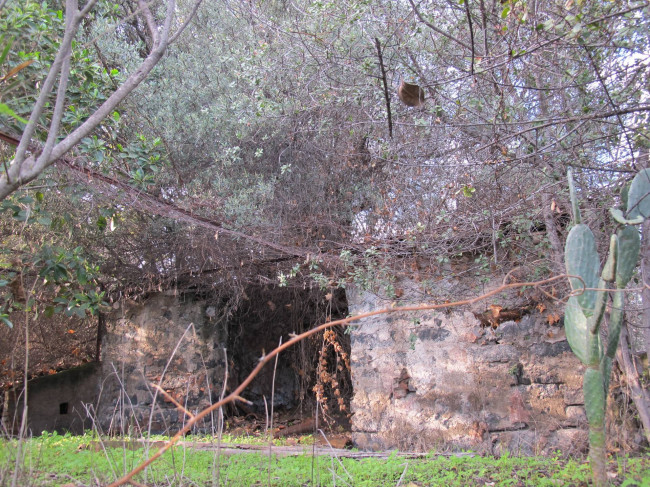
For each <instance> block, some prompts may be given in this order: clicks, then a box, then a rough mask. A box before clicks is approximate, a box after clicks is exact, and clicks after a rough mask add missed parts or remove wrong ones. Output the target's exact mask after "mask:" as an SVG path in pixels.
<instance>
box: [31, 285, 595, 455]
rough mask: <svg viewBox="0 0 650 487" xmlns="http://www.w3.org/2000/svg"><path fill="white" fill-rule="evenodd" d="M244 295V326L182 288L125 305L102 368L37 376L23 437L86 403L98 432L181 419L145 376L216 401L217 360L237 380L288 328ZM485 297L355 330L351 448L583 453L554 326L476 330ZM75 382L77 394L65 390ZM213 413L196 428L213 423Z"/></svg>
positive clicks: (182, 396) (279, 393)
mask: <svg viewBox="0 0 650 487" xmlns="http://www.w3.org/2000/svg"><path fill="white" fill-rule="evenodd" d="M406 288H407V289H408V286H406ZM416 294H417V293H413V292H411V291H408V290H407V291H406V293H405V294H404V295H403V296H402V297H401V299H400V301H399V304H407V303H412V302H414V301H415V300H416V298H415V296H416ZM409 296H410V299H409ZM347 299H348V306H349V311H350V314H358V313H362V312H364V311H370V310H375V309H380V308H385V307H387V306H388V305H390V303H386V302H385V301H382V300H381V299H380V298H378V297H377V296H376V295H374V294H372V293H369V292H360V291H355V290H353V289H348V290H347ZM250 301H251V302H252V303H253V304H254V305H255V306H258V307H260V306H261V307H262V308H264V307H265V306H266V308H264V309H261V310H260V311H259V313H258V314H257V315H255V316H253V318H252V319H250V321H248V322H237V321H236V319H235V318H231V321H230V322H228V323H227V324H226V323H224V322H223V320H222V321H219V320H216V319H214V316H215V309H214V306H215V304H213V303H208V302H206V301H205V300H204V299H200V298H196V297H193V296H185V297H179V296H175V295H173V294H171V293H160V294H158V295H154V296H152V297H150V298H149V299H148V300H147V301H146V302H144V303H142V304H136V303H132V304H128V305H127V304H122V305H121V307H120V308H119V309H116V310H115V312H114V314H113V316H112V317H111V318H110V319H108V320H107V322H108V323H107V330H106V331H105V334H104V337H103V345H102V361H101V366H99V365H94V366H92V367H90V368H89V369H88V370H89V371H90V372H89V373H86V374H78V373H77V375H76V376H78V379H79V380H80V382H79V384H83V385H82V386H79V387H78V388H77V389H75V387H74V386H72V388H70V386H69V385H66V386H65V387H64V386H55V385H47V384H48V381H54V382H50V384H70V380H71V379H70V380H68V379H66V380H63V378H64V377H65V376H64V374H57V375H56V376H51V377H45V378H42V379H40V380H39V381H40V382H42V384H40V385H39V381H35V382H34V384H33V386H32V388H31V391H32V392H31V397H32V398H33V399H34V400H35V401H36V400H38V402H39V403H40V402H43V404H44V405H46V404H47V405H48V407H49V408H50V409H51V410H50V409H48V410H47V411H46V410H45V409H42V410H41V409H37V408H36V407H34V408H32V411H31V414H30V426H31V429H32V431H34V432H39V431H40V430H43V429H53V428H56V429H59V430H62V429H72V430H73V431H77V432H78V431H79V430H80V429H83V428H88V427H90V421H89V420H88V419H86V420H84V419H82V418H81V416H80V414H79V412H80V411H82V410H83V409H84V407H83V406H82V405H81V403H85V404H86V405H88V406H87V407H89V408H91V410H92V412H93V414H94V418H95V420H96V422H97V426H98V427H99V428H101V430H102V431H103V432H106V433H110V432H118V433H119V432H126V431H132V432H134V433H137V432H144V431H148V430H150V431H151V432H153V433H156V432H170V431H175V430H176V429H178V428H179V427H182V424H183V422H184V417H183V413H182V412H180V411H179V409H178V408H177V407H176V406H175V405H174V404H173V402H172V401H171V400H170V399H169V397H166V396H165V395H164V394H162V393H161V392H159V391H156V389H155V388H154V387H153V386H152V385H151V384H159V383H160V385H161V387H162V388H163V389H164V390H165V391H166V393H167V394H168V395H169V396H171V397H172V398H174V399H175V400H176V401H178V402H179V403H181V404H183V405H184V407H186V408H187V409H188V410H189V411H191V412H192V413H194V412H196V411H199V410H201V409H203V408H204V407H206V406H207V405H209V404H210V403H211V402H213V401H216V400H217V399H218V397H219V395H220V394H221V392H222V390H223V379H224V376H225V373H226V368H227V367H228V368H229V375H230V377H231V381H230V386H231V387H234V386H236V385H237V384H238V383H239V382H240V381H241V379H243V378H244V377H245V376H246V375H247V373H248V370H250V369H251V368H252V367H253V366H254V365H255V363H256V360H257V357H259V353H260V351H261V350H262V349H266V350H270V349H271V348H273V346H275V345H276V344H277V340H278V339H279V337H280V336H284V337H285V338H286V336H287V334H288V333H290V332H292V331H294V330H295V328H293V325H292V326H291V327H288V326H283V324H282V321H283V319H285V318H286V317H285V318H282V316H274V317H272V318H273V319H271V320H270V321H268V322H264V321H263V320H262V319H259V320H258V318H259V317H260V316H261V317H263V316H265V315H269V314H271V308H273V307H269V306H270V304H269V303H266V302H265V301H261V300H260V299H257V300H250ZM271 304H272V303H271ZM488 304H490V303H485V302H483V303H480V304H478V305H477V306H476V307H475V309H473V308H463V309H451V310H446V311H423V312H417V313H408V314H398V313H392V314H386V315H381V316H375V317H373V318H371V319H366V320H363V321H361V322H359V323H358V324H357V325H356V326H355V327H354V328H353V330H352V332H351V347H352V354H351V359H352V360H351V361H352V380H353V386H354V392H353V397H352V412H353V416H352V426H353V440H354V442H355V443H356V445H357V446H358V447H360V448H363V449H388V448H400V449H403V450H432V449H461V448H471V449H474V450H480V451H490V452H494V453H498V452H501V451H505V450H509V451H512V452H515V453H535V454H538V453H550V452H554V451H556V450H561V451H562V452H564V453H571V452H576V451H582V450H583V449H584V448H585V447H586V433H585V423H586V420H585V415H584V408H583V398H582V374H583V368H582V366H581V364H580V362H579V361H578V360H577V359H576V358H575V357H574V356H573V354H572V353H571V351H570V349H569V346H568V344H567V341H566V339H565V338H564V334H563V328H562V326H561V323H557V324H554V325H549V324H548V323H547V322H546V321H544V317H543V316H541V315H539V314H536V312H535V311H534V309H533V310H531V312H530V313H529V314H526V315H525V316H523V317H521V319H517V320H516V321H505V322H501V323H500V324H499V325H498V327H496V328H495V329H493V328H492V327H489V326H488V327H485V326H481V324H480V322H479V320H478V319H477V317H476V315H475V313H473V312H476V311H484V310H485V309H486V306H487V305H488ZM274 306H275V305H274ZM290 308H291V307H290V306H283V305H282V304H280V306H277V309H278V310H280V309H284V310H285V311H286V310H289V309H290ZM273 309H275V308H273ZM287 312H288V311H287ZM247 313H249V314H250V311H249V312H247ZM233 319H234V320H235V321H232V320H233ZM287 319H288V318H287ZM298 331H299V330H298ZM233 334H237V336H238V340H239V343H241V344H242V345H241V347H240V348H239V349H238V348H237V347H234V346H233V347H232V348H234V350H232V349H229V350H228V351H226V350H225V349H224V348H227V344H230V345H231V346H232V344H233V343H236V341H233V336H230V335H233ZM285 356H286V357H291V356H290V355H289V354H288V353H287V354H285ZM313 358H314V360H316V357H313ZM292 362H293V360H289V363H287V364H285V365H284V366H282V367H280V368H279V370H278V374H277V378H276V389H275V398H276V406H277V405H279V404H281V405H284V406H285V407H293V406H295V404H296V402H295V397H297V394H296V390H295V389H296V387H297V383H298V381H297V379H296V377H297V373H296V367H295V364H293V363H292ZM247 367H248V368H247ZM237 368H238V369H239V371H237V370H235V369H237ZM267 369H268V370H266V375H265V376H264V377H261V378H260V379H259V380H258V381H257V382H256V383H254V384H253V385H252V388H250V389H248V390H247V391H246V392H245V393H244V394H243V395H244V396H245V397H246V398H247V399H251V400H253V402H255V403H256V404H257V406H258V407H263V399H264V398H267V400H270V392H271V381H272V373H273V370H272V367H267ZM76 376H75V375H74V374H69V375H68V376H67V377H68V378H73V377H76ZM161 377H162V380H161ZM57 381H58V382H57ZM93 381H94V382H93ZM74 390H78V391H82V394H81V395H79V397H77V398H73V397H72V395H74ZM47 391H49V392H47ZM48 394H49V395H48ZM57 394H58V396H57ZM55 396H56V397H55ZM154 400H155V401H154ZM64 403H67V408H68V409H67V411H68V413H66V414H67V415H68V416H67V418H68V419H69V418H73V417H74V418H76V419H75V421H76V422H73V423H67V422H65V419H66V418H63V416H65V414H62V411H63V410H64V409H65V408H64V407H63V406H61V404H64ZM30 404H31V402H30ZM43 407H45V406H43ZM62 407H63V409H60V408H62ZM52 408H53V409H52ZM73 411H74V414H71V413H73ZM212 420H213V418H212V419H208V420H207V421H205V422H203V423H202V424H200V425H198V427H197V429H198V430H199V431H204V432H209V431H211V430H212V428H213V427H214V422H212Z"/></svg>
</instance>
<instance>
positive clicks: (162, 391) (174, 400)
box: [149, 382, 194, 419]
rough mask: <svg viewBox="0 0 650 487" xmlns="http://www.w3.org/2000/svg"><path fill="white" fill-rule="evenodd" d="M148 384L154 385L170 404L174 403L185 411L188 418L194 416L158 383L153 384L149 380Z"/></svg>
mask: <svg viewBox="0 0 650 487" xmlns="http://www.w3.org/2000/svg"><path fill="white" fill-rule="evenodd" d="M149 385H151V386H153V387H155V388H156V389H158V390H159V391H160V393H161V394H162V395H163V396H165V397H166V398H167V399H168V400H169V401H170V402H171V403H172V404H174V406H176V407H177V408H178V409H180V410H181V411H183V413H185V414H186V415H187V416H189V417H190V419H192V418H193V417H194V415H193V414H192V413H190V412H189V411H188V410H187V409H186V408H185V406H183V405H182V404H181V403H179V402H178V401H177V400H176V399H174V398H173V397H172V396H171V395H170V394H169V393H168V392H167V391H166V390H165V389H163V388H162V387H160V386H159V385H158V384H154V383H153V382H150V383H149Z"/></svg>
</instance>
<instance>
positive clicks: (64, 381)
mask: <svg viewBox="0 0 650 487" xmlns="http://www.w3.org/2000/svg"><path fill="white" fill-rule="evenodd" d="M100 375H101V367H100V364H99V363H97V362H91V363H88V364H85V365H82V366H81V367H75V368H73V369H69V370H66V371H64V372H59V373H57V374H53V375H45V376H42V377H37V378H35V379H32V380H30V381H29V382H28V406H29V407H28V411H29V416H28V422H27V431H28V432H29V434H31V435H40V434H41V432H43V431H57V432H59V433H65V432H68V431H69V432H71V433H75V434H81V433H83V432H84V430H87V429H91V428H92V421H91V419H90V417H89V416H88V414H87V413H88V408H91V409H92V407H93V405H94V404H95V401H96V399H97V393H98V391H99V382H100V379H101V377H100ZM10 393H12V394H10ZM6 394H7V395H9V397H8V398H7V399H8V400H6V401H5V407H7V408H8V411H6V414H4V415H3V416H4V417H3V423H4V424H3V428H4V429H6V431H10V432H13V433H17V432H18V431H19V424H20V418H21V415H22V409H23V397H22V394H21V395H19V396H18V397H16V396H15V392H14V391H7V393H6ZM16 402H17V405H16Z"/></svg>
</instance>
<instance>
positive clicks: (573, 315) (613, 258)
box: [564, 169, 650, 486]
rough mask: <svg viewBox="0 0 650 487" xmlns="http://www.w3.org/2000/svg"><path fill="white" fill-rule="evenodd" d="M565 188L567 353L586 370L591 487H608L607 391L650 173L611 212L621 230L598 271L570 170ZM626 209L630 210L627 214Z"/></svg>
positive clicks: (647, 205) (647, 206)
mask: <svg viewBox="0 0 650 487" xmlns="http://www.w3.org/2000/svg"><path fill="white" fill-rule="evenodd" d="M568 178H569V188H570V190H571V191H570V194H571V199H572V202H571V203H572V207H573V209H574V219H575V221H576V222H577V223H578V224H577V225H575V226H574V227H573V228H572V229H571V231H570V232H569V235H568V237H567V241H566V247H565V265H566V271H567V274H568V275H569V282H570V284H571V290H572V293H573V295H572V296H571V297H570V298H569V300H568V302H567V305H566V309H565V314H564V325H565V330H566V336H567V340H568V342H569V345H570V346H571V350H573V352H574V353H575V354H576V356H577V357H578V358H579V359H580V360H581V361H582V363H583V364H585V365H586V366H587V369H586V371H585V375H584V383H583V390H584V396H585V410H586V412H587V419H588V421H589V458H590V463H591V468H592V473H593V483H594V485H596V486H601V485H606V484H607V470H606V461H605V459H606V451H605V410H606V405H607V393H608V390H609V376H610V372H611V367H612V360H613V359H614V356H615V354H616V349H617V348H618V341H619V335H620V331H621V324H622V322H623V309H624V304H625V302H624V295H623V292H622V290H623V289H625V286H627V284H628V282H629V281H630V279H631V278H632V276H633V274H634V270H635V268H636V265H637V261H638V259H639V249H640V246H641V239H640V235H639V230H638V228H637V227H635V226H634V225H637V224H639V223H642V222H643V221H644V220H645V218H648V217H650V169H645V170H643V171H641V172H640V173H639V174H637V175H636V177H635V178H634V180H633V181H632V184H631V186H630V187H629V191H627V189H626V190H625V191H626V194H623V195H621V200H622V202H623V205H622V206H623V208H612V209H611V210H610V213H611V215H612V218H613V219H614V221H615V222H616V223H618V224H620V225H621V226H622V227H621V228H620V229H619V230H618V232H617V233H616V234H615V235H612V236H611V239H610V246H609V254H608V257H607V260H606V262H605V265H604V267H603V270H602V272H601V271H600V258H599V256H598V251H597V249H596V242H595V239H594V235H593V233H592V232H591V230H590V229H589V227H588V226H587V225H585V224H581V223H579V222H580V216H579V211H580V210H579V209H578V203H577V199H576V197H575V190H574V187H573V178H572V175H571V172H570V171H569V173H568ZM625 210H629V211H628V212H627V215H626V214H625ZM610 286H615V290H616V292H614V293H613V296H612V300H613V301H612V308H611V309H612V311H611V313H610V319H609V327H608V336H607V346H606V347H605V349H603V345H602V343H601V338H600V331H599V330H600V324H601V322H602V319H603V316H604V310H605V304H606V302H607V298H608V297H609V294H610V291H609V287H610Z"/></svg>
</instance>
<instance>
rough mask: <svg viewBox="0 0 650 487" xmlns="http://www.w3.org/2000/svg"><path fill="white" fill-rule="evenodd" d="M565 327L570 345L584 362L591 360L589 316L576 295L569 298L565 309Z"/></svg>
mask: <svg viewBox="0 0 650 487" xmlns="http://www.w3.org/2000/svg"><path fill="white" fill-rule="evenodd" d="M564 329H565V332H566V338H567V341H568V342H569V346H570V347H571V350H573V353H575V354H576V356H577V357H578V358H579V359H580V361H581V362H582V363H583V364H587V363H588V360H589V330H588V329H587V317H586V316H585V315H584V313H583V312H582V307H581V306H580V304H579V303H578V299H577V298H576V297H575V296H572V297H570V298H569V301H568V302H567V304H566V308H565V310H564Z"/></svg>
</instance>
